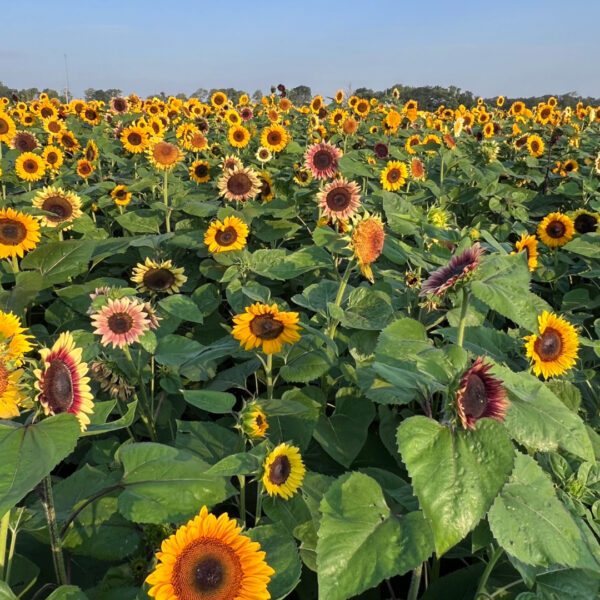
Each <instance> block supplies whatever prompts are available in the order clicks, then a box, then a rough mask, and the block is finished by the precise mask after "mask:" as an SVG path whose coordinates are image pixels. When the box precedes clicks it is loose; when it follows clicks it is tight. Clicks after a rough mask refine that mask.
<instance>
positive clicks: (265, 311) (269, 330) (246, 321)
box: [231, 302, 300, 354]
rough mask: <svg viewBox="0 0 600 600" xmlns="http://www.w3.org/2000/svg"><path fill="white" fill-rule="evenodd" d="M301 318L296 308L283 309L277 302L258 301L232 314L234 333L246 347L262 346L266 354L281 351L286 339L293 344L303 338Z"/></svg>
mask: <svg viewBox="0 0 600 600" xmlns="http://www.w3.org/2000/svg"><path fill="white" fill-rule="evenodd" d="M298 321H299V318H298V313H296V312H283V311H280V310H279V309H278V308H277V304H272V305H271V306H269V305H268V304H260V303H259V302H255V303H254V304H252V306H247V307H246V312H245V313H242V314H240V315H236V316H235V317H234V318H233V322H234V324H235V325H234V327H233V329H232V331H231V334H232V335H233V337H234V338H235V339H236V340H239V341H240V346H244V348H245V350H252V349H254V348H259V347H261V346H262V351H263V352H264V353H265V354H274V353H276V352H280V351H281V348H282V347H283V344H284V343H285V342H288V343H290V344H293V343H295V342H297V341H298V340H299V339H300V334H299V333H298V329H300V325H298Z"/></svg>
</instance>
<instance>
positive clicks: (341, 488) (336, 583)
mask: <svg viewBox="0 0 600 600" xmlns="http://www.w3.org/2000/svg"><path fill="white" fill-rule="evenodd" d="M320 509H321V513H322V517H321V523H320V526H319V529H318V542H317V566H318V578H319V599H323V600H325V599H326V600H345V599H346V598H350V597H354V596H356V595H358V594H360V593H361V592H363V591H364V590H367V589H369V588H372V587H374V586H376V585H378V584H379V583H380V582H381V581H383V580H384V579H386V578H390V577H393V576H395V575H402V574H404V573H407V572H408V571H410V570H411V569H413V568H414V567H416V566H417V565H419V564H421V563H422V562H423V561H424V560H427V558H428V557H429V556H430V555H431V553H432V552H433V540H432V535H431V530H430V528H429V525H428V523H427V521H426V520H425V519H424V518H423V514H422V513H421V512H420V511H419V512H412V513H409V514H407V515H404V516H402V517H401V518H398V517H396V516H395V515H393V514H392V513H391V511H390V509H389V507H388V506H387V504H386V503H385V500H384V498H383V492H382V491H381V488H380V487H379V485H378V484H377V482H376V481H374V480H373V479H371V478H370V477H368V476H367V475H363V474H362V473H352V474H346V475H343V476H342V477H340V478H339V479H337V480H336V481H335V483H333V485H332V486H331V487H330V488H329V490H328V491H327V493H326V494H325V497H324V498H323V500H322V501H321V505H320Z"/></svg>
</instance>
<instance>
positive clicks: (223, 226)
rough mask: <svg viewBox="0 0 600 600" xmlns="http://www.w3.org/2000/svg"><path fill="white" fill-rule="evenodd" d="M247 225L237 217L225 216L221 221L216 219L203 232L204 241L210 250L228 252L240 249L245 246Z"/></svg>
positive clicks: (247, 231)
mask: <svg viewBox="0 0 600 600" xmlns="http://www.w3.org/2000/svg"><path fill="white" fill-rule="evenodd" d="M248 233H249V229H248V225H246V223H244V222H243V221H242V220H241V219H239V218H238V217H234V216H230V217H225V218H224V219H223V222H221V221H219V220H218V219H217V220H216V221H214V222H213V223H211V224H210V227H209V228H208V230H207V231H206V233H205V234H204V243H205V244H206V245H207V246H208V249H209V250H210V252H228V251H229V250H242V249H243V248H244V247H245V246H246V239H247V237H248Z"/></svg>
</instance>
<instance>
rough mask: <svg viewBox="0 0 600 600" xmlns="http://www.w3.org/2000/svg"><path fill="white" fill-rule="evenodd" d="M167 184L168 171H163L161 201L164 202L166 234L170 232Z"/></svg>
mask: <svg viewBox="0 0 600 600" xmlns="http://www.w3.org/2000/svg"><path fill="white" fill-rule="evenodd" d="M168 182H169V171H167V170H166V169H165V176H164V183H163V200H164V202H165V210H166V214H165V225H166V227H167V233H170V232H171V211H170V209H169V194H168Z"/></svg>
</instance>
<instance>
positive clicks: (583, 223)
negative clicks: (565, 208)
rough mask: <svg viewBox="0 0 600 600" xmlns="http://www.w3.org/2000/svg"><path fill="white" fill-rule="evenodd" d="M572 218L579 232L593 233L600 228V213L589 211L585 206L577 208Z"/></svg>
mask: <svg viewBox="0 0 600 600" xmlns="http://www.w3.org/2000/svg"><path fill="white" fill-rule="evenodd" d="M571 218H572V221H573V226H574V227H575V231H576V232H577V233H582V234H583V233H593V232H595V231H598V229H599V228H600V214H598V213H593V212H589V211H587V210H586V209H585V208H580V209H579V210H576V211H575V212H574V213H573V215H572V217H571Z"/></svg>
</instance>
